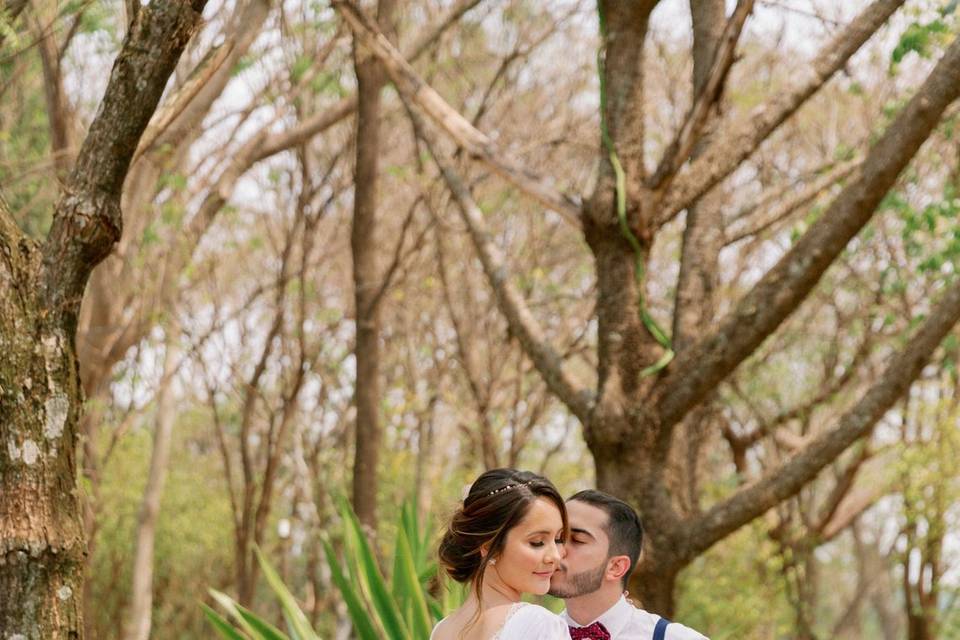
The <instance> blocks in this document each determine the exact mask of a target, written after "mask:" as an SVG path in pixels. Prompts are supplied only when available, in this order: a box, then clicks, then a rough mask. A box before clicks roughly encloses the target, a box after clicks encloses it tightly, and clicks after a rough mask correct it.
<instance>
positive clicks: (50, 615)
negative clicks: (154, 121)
mask: <svg viewBox="0 0 960 640" xmlns="http://www.w3.org/2000/svg"><path fill="white" fill-rule="evenodd" d="M204 5H205V2H204V0H193V1H191V2H187V1H184V0H179V1H178V0H171V1H169V2H154V3H151V4H149V5H147V6H145V7H143V8H142V9H141V11H140V13H139V16H138V18H137V19H136V20H135V21H134V23H133V24H132V25H131V26H130V29H129V31H128V33H127V36H126V38H125V39H124V42H123V45H122V49H121V51H120V53H119V55H118V56H117V60H116V62H115V63H114V67H113V70H112V71H111V74H110V80H109V82H108V83H107V90H106V94H105V96H104V98H103V101H102V102H101V105H100V109H99V110H98V111H97V115H96V117H95V118H94V120H93V122H92V123H91V125H90V130H89V133H88V135H87V137H86V139H85V141H84V143H83V145H82V147H81V149H80V152H79V154H78V156H77V161H76V165H75V166H74V168H73V170H72V171H71V173H70V176H69V178H68V179H67V180H66V182H65V184H64V186H63V195H62V197H61V199H60V201H59V202H58V203H57V206H56V209H55V211H54V214H53V224H52V226H51V229H50V233H49V235H48V236H47V238H46V239H45V240H44V242H43V243H42V244H40V243H36V242H34V241H33V240H30V239H28V238H26V237H25V236H24V235H23V233H22V232H21V231H20V230H19V228H17V226H16V223H15V222H14V221H13V218H12V216H11V215H10V212H9V211H8V210H7V208H6V206H5V204H4V203H3V202H2V201H0V354H3V355H2V359H0V633H2V634H3V637H4V638H5V639H7V638H17V640H41V639H42V640H61V639H73V640H76V639H78V638H82V637H83V620H82V613H81V612H82V607H81V594H82V593H83V562H84V555H85V547H84V542H83V531H82V526H81V521H80V511H79V501H78V496H77V493H78V489H77V483H76V456H77V427H78V423H79V418H80V409H81V406H82V402H83V394H82V391H81V385H80V379H79V373H78V366H77V357H76V350H75V344H74V341H75V338H76V329H77V315H78V313H79V307H80V299H81V298H82V296H83V292H84V289H85V287H86V284H87V281H88V279H89V277H90V271H91V270H92V269H93V267H94V266H96V265H97V263H99V262H100V261H101V260H103V258H104V257H105V256H106V255H107V254H108V253H109V252H110V250H111V249H112V247H113V245H114V244H115V243H116V241H117V239H118V238H119V236H120V231H121V228H122V225H123V221H122V217H121V212H120V192H121V189H122V186H123V182H124V179H125V177H126V174H127V171H128V169H129V165H130V160H131V158H132V156H133V154H134V152H135V150H136V148H137V145H138V144H139V141H140V137H141V135H142V134H143V131H144V129H145V128H146V126H147V123H148V122H149V120H150V118H151V117H152V115H153V113H154V111H155V110H156V107H157V104H158V103H159V101H160V96H161V95H162V93H163V89H164V87H165V85H166V83H167V79H168V78H169V77H170V74H171V73H172V72H173V69H174V67H175V66H176V64H177V61H178V60H179V59H180V54H181V53H182V52H183V49H184V47H185V46H186V44H187V42H188V41H189V40H190V37H191V36H192V35H193V33H194V31H195V30H196V26H197V24H198V23H199V21H200V12H201V11H202V10H203V7H204Z"/></svg>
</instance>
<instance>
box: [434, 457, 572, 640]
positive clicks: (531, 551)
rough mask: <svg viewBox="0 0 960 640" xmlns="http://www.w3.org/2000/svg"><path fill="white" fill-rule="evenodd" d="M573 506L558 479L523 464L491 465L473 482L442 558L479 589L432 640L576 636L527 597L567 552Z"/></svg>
mask: <svg viewBox="0 0 960 640" xmlns="http://www.w3.org/2000/svg"><path fill="white" fill-rule="evenodd" d="M566 535H567V511H566V507H565V506H564V503H563V499H562V498H561V497H560V494H559V493H558V492H557V489H556V488H555V487H554V486H553V484H552V483H551V482H550V481H549V480H547V479H546V478H544V477H543V476H539V475H537V474H535V473H531V472H529V471H517V470H515V469H493V470H491V471H487V472H486V473H484V474H483V475H481V476H480V477H479V478H477V479H476V481H475V482H474V483H473V485H472V486H471V487H470V492H469V494H468V495H467V497H466V499H465V500H464V501H463V506H462V507H461V508H460V509H458V510H457V512H456V513H455V514H454V515H453V518H452V519H451V521H450V525H449V526H448V527H447V531H446V533H445V534H444V536H443V540H442V541H441V542H440V549H439V555H440V564H441V565H442V566H443V568H444V569H445V570H446V571H447V573H448V574H449V575H450V576H451V577H452V578H453V579H454V580H456V581H457V582H461V583H467V584H469V585H470V587H471V589H470V591H469V596H468V597H467V600H466V602H464V603H463V605H462V606H461V607H460V608H459V609H457V610H456V611H454V612H453V613H451V614H450V615H449V616H447V617H446V618H444V619H443V620H441V621H440V622H439V623H438V624H437V626H436V627H435V628H434V630H433V633H432V634H431V635H430V640H569V639H570V635H569V632H568V630H567V625H566V623H565V622H564V621H563V620H562V619H561V618H560V617H559V616H556V615H554V614H553V613H551V612H549V611H547V610H546V609H544V608H543V607H539V606H537V605H534V604H528V603H524V602H521V601H520V596H521V595H522V594H524V593H532V594H537V595H543V594H545V593H546V592H547V591H548V590H549V589H550V577H551V576H552V575H553V573H554V571H556V570H557V569H558V568H559V566H560V560H561V559H562V558H563V556H564V551H563V541H564V539H565V538H566Z"/></svg>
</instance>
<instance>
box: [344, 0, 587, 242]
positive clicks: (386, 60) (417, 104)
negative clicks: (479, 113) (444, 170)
mask: <svg viewBox="0 0 960 640" xmlns="http://www.w3.org/2000/svg"><path fill="white" fill-rule="evenodd" d="M333 5H334V7H336V8H337V10H338V11H339V12H340V15H341V16H343V18H344V20H345V21H346V22H347V24H349V25H350V28H351V29H352V30H353V32H354V33H355V34H356V36H357V38H358V39H360V41H361V42H363V44H364V46H366V47H367V48H369V49H370V51H371V53H373V55H375V56H376V57H377V58H378V59H379V60H380V62H381V63H382V64H383V66H384V68H385V69H386V71H387V73H388V74H389V75H390V78H391V80H392V81H393V83H394V85H396V87H397V90H398V91H399V92H400V93H401V94H402V95H403V96H404V97H405V99H406V100H407V102H408V103H409V104H410V106H411V107H412V108H416V109H417V110H419V111H422V112H424V113H425V114H426V115H428V116H429V117H430V118H431V119H432V120H433V121H434V122H436V123H437V125H438V126H440V127H441V128H442V129H443V130H444V131H446V133H447V134H448V135H449V136H450V137H451V138H452V139H453V140H454V141H455V142H456V143H457V145H459V146H460V147H463V148H464V149H465V150H466V151H467V152H468V153H469V154H470V155H471V156H474V157H475V158H477V159H478V160H480V161H481V162H483V163H484V164H486V165H487V166H489V167H490V168H491V169H493V171H494V172H496V173H497V174H498V175H500V176H501V177H503V178H504V179H506V180H507V181H508V182H510V183H512V184H513V185H514V186H516V187H517V188H518V189H520V190H521V191H522V192H523V193H525V194H527V195H528V196H530V197H532V198H533V199H535V200H536V201H538V202H540V203H541V204H542V205H544V206H546V207H547V208H548V209H551V210H553V211H556V212H557V213H559V214H560V215H562V216H563V217H564V218H565V219H566V220H567V222H569V223H570V224H572V225H574V226H576V227H579V225H580V222H579V220H580V206H579V205H578V204H577V203H576V202H575V201H574V200H573V199H572V198H571V197H569V196H567V195H566V194H563V193H560V192H559V191H557V190H556V189H555V188H554V187H553V186H552V185H550V184H549V183H548V182H547V181H546V180H545V179H544V178H543V177H541V176H538V175H535V174H534V173H532V172H530V171H529V170H527V169H525V168H524V167H522V166H520V165H519V164H518V163H517V162H515V161H514V160H513V159H511V158H509V157H508V156H507V155H506V154H504V153H503V151H501V150H500V149H498V148H497V147H496V145H495V144H494V142H493V140H491V139H490V137H489V136H487V135H486V134H485V133H483V132H481V131H479V130H477V129H476V128H475V127H474V126H473V125H471V124H470V122H469V121H468V120H467V119H466V118H464V117H463V116H462V115H460V114H459V113H458V112H457V111H456V110H455V109H454V108H453V107H451V106H450V105H449V104H447V102H446V101H445V100H444V99H443V98H442V97H441V96H440V94H438V93H437V92H436V91H435V90H434V89H433V88H432V87H430V86H429V85H428V84H427V83H426V82H425V81H424V80H423V79H421V78H420V76H418V75H417V73H416V71H414V69H413V67H411V66H410V63H408V62H407V61H406V60H405V59H404V58H403V56H402V55H401V54H400V52H399V51H397V49H396V48H395V47H394V46H393V45H392V44H390V42H389V41H388V40H387V39H386V38H385V37H384V36H383V34H381V33H380V32H379V30H378V29H377V27H376V26H375V25H374V24H373V22H372V21H371V20H370V19H369V18H368V17H367V16H366V15H365V14H364V13H363V12H362V11H360V9H358V8H357V7H356V5H355V4H354V3H353V2H352V1H351V0H335V2H334V3H333Z"/></svg>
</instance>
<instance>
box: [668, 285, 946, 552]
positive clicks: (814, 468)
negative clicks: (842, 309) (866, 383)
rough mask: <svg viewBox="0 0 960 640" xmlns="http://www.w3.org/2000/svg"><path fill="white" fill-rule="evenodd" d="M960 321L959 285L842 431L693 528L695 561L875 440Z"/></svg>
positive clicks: (842, 422) (850, 415)
mask: <svg viewBox="0 0 960 640" xmlns="http://www.w3.org/2000/svg"><path fill="white" fill-rule="evenodd" d="M958 320H960V282H954V283H953V284H952V285H951V286H950V288H949V289H947V290H946V291H945V292H944V295H943V297H942V299H941V300H940V302H939V303H938V304H937V306H936V307H935V308H934V309H933V310H932V312H931V313H930V316H929V317H928V319H927V320H926V321H925V322H924V323H923V325H922V326H921V327H920V329H919V330H918V331H917V333H916V334H915V335H914V336H913V337H912V338H911V339H910V341H909V342H908V343H907V344H906V345H905V346H904V347H903V349H901V350H900V351H899V352H898V353H897V354H896V355H895V356H894V357H893V358H892V359H891V361H890V363H889V364H888V366H887V368H886V369H885V370H884V372H883V374H882V376H881V377H880V379H879V380H878V381H877V382H876V384H874V385H873V386H872V387H871V388H870V390H869V391H867V392H866V393H865V394H864V395H863V397H862V398H861V399H860V401H859V402H857V404H856V405H854V406H853V407H852V408H851V409H850V410H849V411H847V412H846V413H845V414H844V415H843V416H842V417H841V418H840V419H839V420H838V423H837V426H836V427H835V428H833V429H831V430H829V431H827V432H825V433H823V434H822V435H820V436H818V437H816V438H815V439H814V440H813V441H811V442H810V444H809V445H807V446H806V447H805V448H804V449H803V450H802V451H800V452H799V453H797V454H796V455H794V456H793V457H791V458H790V459H789V460H788V461H786V462H785V463H783V464H782V465H780V466H779V467H778V468H776V469H772V470H770V471H768V472H767V473H766V474H765V475H764V476H763V477H762V478H761V479H760V480H758V481H757V482H755V483H753V484H750V485H747V486H745V487H744V488H742V489H740V490H739V491H737V492H736V493H735V494H734V495H732V496H730V497H729V498H727V499H726V500H724V501H722V502H720V503H718V504H717V505H715V506H714V507H713V508H711V509H710V510H709V511H707V512H706V513H705V514H704V515H703V516H701V517H700V518H698V519H697V521H696V522H695V523H691V524H690V526H689V527H688V530H689V531H690V532H691V534H690V537H689V540H688V542H689V544H688V545H687V548H686V549H685V553H687V554H688V555H690V557H695V556H696V555H697V554H698V553H700V552H702V551H705V550H706V549H708V548H709V547H710V546H712V545H713V544H714V543H716V542H717V541H719V540H721V539H723V538H724V537H725V536H727V535H728V534H730V533H732V532H733V531H735V530H737V529H738V528H739V527H741V526H743V525H744V524H746V523H748V522H750V521H751V520H753V519H754V518H756V517H758V516H760V515H762V514H763V513H764V512H765V511H767V510H768V509H770V508H771V507H773V506H775V505H776V504H778V503H780V502H782V501H783V500H785V499H786V498H789V497H790V496H793V495H796V494H797V493H798V492H799V491H800V489H801V488H803V486H804V485H805V484H807V483H808V482H809V481H810V480H812V479H813V478H814V477H816V475H817V474H819V473H820V471H822V470H823V469H824V468H825V467H826V466H827V465H829V464H830V463H832V462H833V461H834V460H836V459H837V458H838V457H839V456H840V454H842V453H843V452H844V451H846V449H847V448H848V447H849V446H850V445H852V444H853V443H854V442H856V441H857V440H859V439H860V438H862V437H864V436H866V435H867V434H869V433H870V432H871V431H872V430H873V428H874V426H875V425H876V424H877V422H878V421H879V420H880V419H881V418H882V417H883V416H884V414H885V413H886V412H887V410H889V409H890V407H892V406H893V405H894V403H896V401H897V400H898V399H899V398H900V397H902V396H903V394H904V393H906V391H907V389H909V387H910V384H911V383H912V382H913V381H914V380H915V379H916V378H917V376H918V375H920V371H921V370H922V369H923V366H924V365H925V364H926V362H927V360H929V358H930V356H931V354H932V353H933V351H934V350H935V349H936V348H937V346H938V345H939V344H940V342H941V341H942V340H943V338H944V337H945V336H946V335H947V333H949V332H950V331H951V329H952V328H953V327H954V325H956V323H957V321H958Z"/></svg>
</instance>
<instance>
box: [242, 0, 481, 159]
mask: <svg viewBox="0 0 960 640" xmlns="http://www.w3.org/2000/svg"><path fill="white" fill-rule="evenodd" d="M482 1H483V0H458V2H457V3H456V4H455V5H454V6H453V7H452V8H451V9H450V11H449V12H448V13H446V14H445V15H444V16H443V17H442V18H441V19H440V20H439V21H438V22H437V23H435V24H433V25H431V26H429V27H427V28H426V29H424V30H423V32H422V34H421V36H420V38H419V39H417V40H416V41H415V42H414V43H413V45H412V46H411V47H410V49H409V50H408V51H405V52H404V57H405V58H406V59H407V60H410V61H411V62H413V61H415V60H417V59H418V58H419V57H420V56H422V55H423V54H424V53H426V52H427V51H429V50H430V48H431V47H432V46H433V45H434V44H436V43H437V42H438V41H439V39H440V36H442V35H443V33H444V32H445V31H446V30H447V29H449V28H450V27H451V26H452V25H454V24H456V22H457V20H459V19H460V18H461V17H463V15H464V14H466V13H467V12H468V11H470V9H473V8H474V7H475V6H477V5H478V4H480V3H481V2H482ZM356 108H357V96H356V94H354V95H352V96H348V97H346V98H343V99H342V100H340V101H339V102H337V103H336V104H335V105H333V106H331V107H330V108H328V109H327V110H325V111H323V112H322V113H317V114H315V115H313V116H311V117H309V118H307V119H305V120H304V121H303V122H301V123H300V124H298V125H297V126H295V127H292V128H291V129H288V130H286V131H284V132H282V133H278V134H274V135H273V136H270V137H269V138H267V139H266V140H264V143H263V146H262V147H261V148H260V152H259V153H258V154H257V156H256V158H255V159H254V161H255V162H256V161H260V160H262V159H264V158H267V157H269V156H272V155H274V154H277V153H279V152H281V151H285V150H286V149H290V148H292V147H295V146H296V145H298V144H300V143H301V142H302V141H304V140H309V139H310V138H312V137H313V136H315V135H317V134H318V133H322V132H323V131H326V130H327V129H329V128H330V127H333V126H334V125H336V124H338V123H340V122H342V121H343V120H344V118H347V117H348V116H350V115H351V114H352V113H353V112H354V111H355V110H356Z"/></svg>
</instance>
